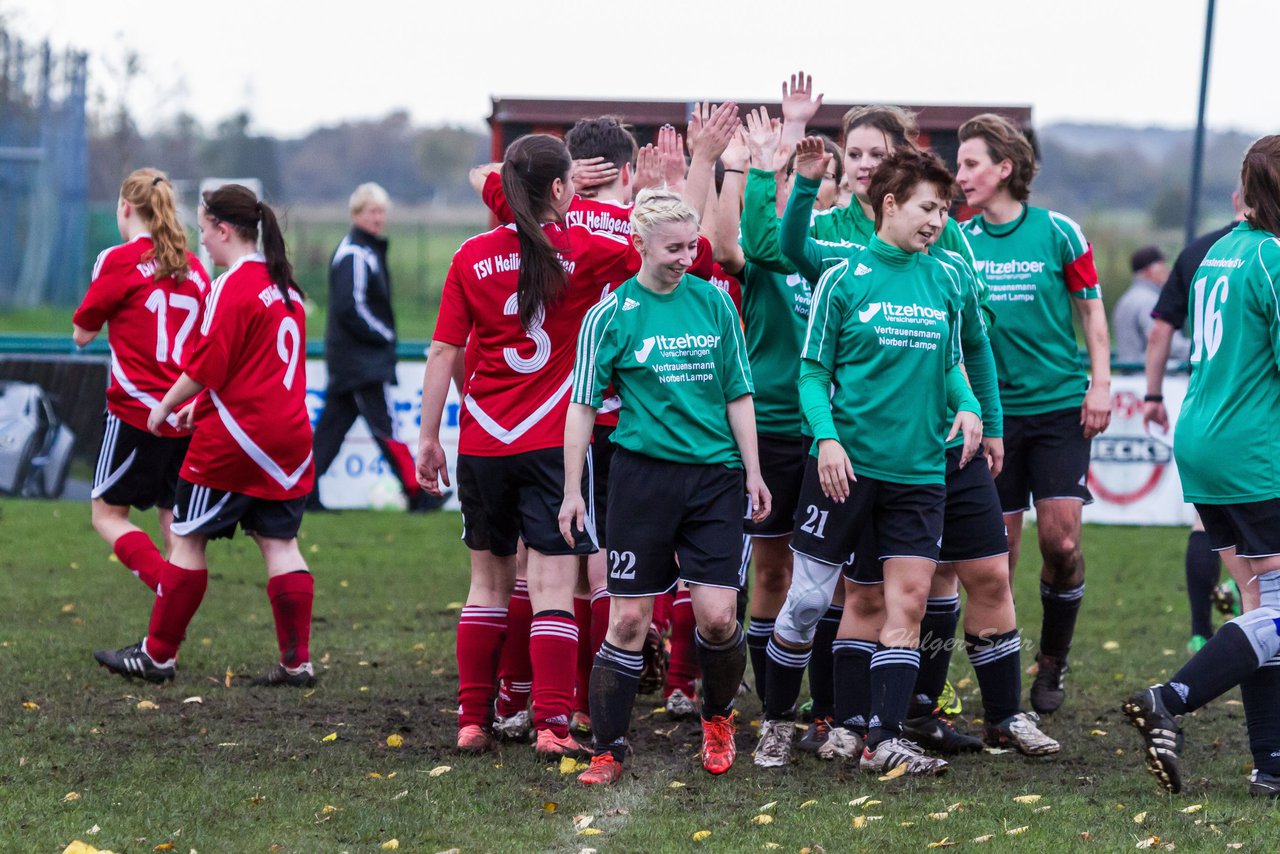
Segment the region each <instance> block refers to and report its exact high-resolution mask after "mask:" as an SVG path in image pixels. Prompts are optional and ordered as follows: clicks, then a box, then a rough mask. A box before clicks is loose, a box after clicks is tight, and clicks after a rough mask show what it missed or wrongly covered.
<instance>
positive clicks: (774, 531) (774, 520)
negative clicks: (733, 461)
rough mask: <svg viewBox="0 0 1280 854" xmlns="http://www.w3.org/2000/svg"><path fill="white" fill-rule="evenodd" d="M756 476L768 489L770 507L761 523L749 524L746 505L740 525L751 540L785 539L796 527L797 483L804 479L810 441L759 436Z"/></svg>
mask: <svg viewBox="0 0 1280 854" xmlns="http://www.w3.org/2000/svg"><path fill="white" fill-rule="evenodd" d="M756 441H757V443H758V445H759V449H760V476H761V477H763V478H764V485H765V486H767V487H769V494H770V495H771V496H772V500H773V506H772V507H771V509H770V510H769V515H768V516H766V517H765V519H764V521H763V522H760V523H759V524H756V523H755V522H752V521H751V511H750V507H749V506H748V510H747V518H746V520H745V522H744V527H745V529H746V532H747V533H748V534H750V535H751V536H753V537H788V536H790V535H791V530H792V529H793V528H795V526H796V504H797V503H798V502H799V500H800V484H801V482H802V481H803V480H804V461H805V459H806V458H807V457H808V455H809V446H810V445H812V444H813V440H812V439H804V438H801V437H798V436H796V437H793V436H770V435H760V436H759V437H757V440H756Z"/></svg>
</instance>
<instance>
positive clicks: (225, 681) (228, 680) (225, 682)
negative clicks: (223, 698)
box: [222, 667, 235, 688]
mask: <svg viewBox="0 0 1280 854" xmlns="http://www.w3.org/2000/svg"><path fill="white" fill-rule="evenodd" d="M233 676H235V674H234V673H232V672H231V668H230V667H228V668H227V672H226V674H225V675H224V676H223V677H222V684H223V685H224V686H226V687H227V688H230V687H231V679H232V677H233Z"/></svg>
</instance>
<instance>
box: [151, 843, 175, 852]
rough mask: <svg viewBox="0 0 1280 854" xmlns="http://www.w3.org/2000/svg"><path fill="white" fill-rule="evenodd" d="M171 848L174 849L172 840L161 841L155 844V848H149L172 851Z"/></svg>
mask: <svg viewBox="0 0 1280 854" xmlns="http://www.w3.org/2000/svg"><path fill="white" fill-rule="evenodd" d="M173 849H174V844H173V843H172V842H161V843H160V844H159V845H157V846H156V847H155V848H152V849H151V850H152V851H172V850H173Z"/></svg>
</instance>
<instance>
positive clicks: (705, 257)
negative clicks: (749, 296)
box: [689, 234, 741, 302]
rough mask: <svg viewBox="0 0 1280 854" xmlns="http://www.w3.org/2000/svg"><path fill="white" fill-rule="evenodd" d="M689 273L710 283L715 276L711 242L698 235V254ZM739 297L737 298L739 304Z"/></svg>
mask: <svg viewBox="0 0 1280 854" xmlns="http://www.w3.org/2000/svg"><path fill="white" fill-rule="evenodd" d="M689 272H690V273H692V274H693V275H695V276H697V277H698V278H699V279H706V280H707V281H708V282H709V281H711V277H712V276H714V275H715V274H716V263H715V257H714V256H713V255H712V253H711V241H710V240H707V238H705V237H703V236H702V235H701V234H699V235H698V254H697V255H696V256H694V259H693V266H692V267H690V268H689ZM740 301H741V297H739V302H740Z"/></svg>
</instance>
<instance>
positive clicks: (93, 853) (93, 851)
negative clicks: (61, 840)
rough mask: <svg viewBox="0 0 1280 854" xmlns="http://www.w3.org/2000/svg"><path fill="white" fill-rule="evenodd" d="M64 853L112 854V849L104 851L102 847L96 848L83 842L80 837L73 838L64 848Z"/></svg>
mask: <svg viewBox="0 0 1280 854" xmlns="http://www.w3.org/2000/svg"><path fill="white" fill-rule="evenodd" d="M62 854H111V852H110V851H104V850H102V849H100V848H94V847H93V846H92V845H89V844H87V843H84V842H81V841H80V840H79V839H73V840H72V841H71V842H69V843H68V844H67V847H66V848H63V849H62Z"/></svg>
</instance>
